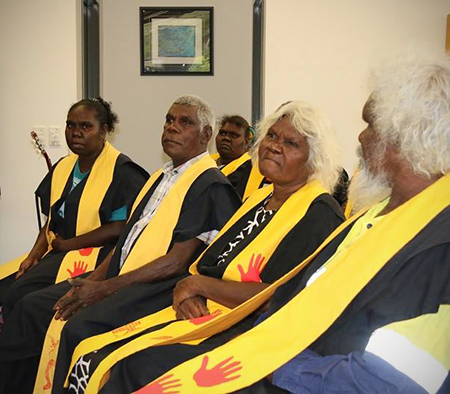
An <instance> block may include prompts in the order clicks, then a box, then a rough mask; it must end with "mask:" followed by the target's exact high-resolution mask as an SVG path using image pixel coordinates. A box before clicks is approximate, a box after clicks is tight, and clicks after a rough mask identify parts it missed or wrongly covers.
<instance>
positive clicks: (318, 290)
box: [142, 58, 450, 394]
mask: <svg viewBox="0 0 450 394" xmlns="http://www.w3.org/2000/svg"><path fill="white" fill-rule="evenodd" d="M363 119H364V121H365V122H366V123H367V127H366V128H365V130H363V131H362V133H361V134H360V136H359V141H360V143H361V149H360V152H361V166H360V168H361V171H360V175H359V176H358V177H356V178H355V179H354V180H353V186H352V187H353V188H354V190H353V192H354V193H355V191H356V194H354V195H353V196H354V197H353V201H356V202H357V206H359V207H364V206H365V207H368V209H367V208H365V210H364V209H363V210H362V212H360V213H358V214H356V215H354V216H353V218H350V219H349V220H348V221H346V222H345V223H344V224H343V225H341V226H340V227H339V228H338V229H337V230H336V231H335V232H334V233H333V234H332V235H331V236H330V237H329V238H328V240H327V241H326V242H324V243H323V244H322V245H321V246H320V247H319V249H318V250H317V251H316V252H315V253H314V254H313V255H311V256H310V257H309V258H308V259H306V260H305V261H304V262H303V263H302V264H300V266H299V268H297V269H294V270H292V271H291V273H290V274H288V275H287V276H286V277H284V278H282V279H281V280H280V281H278V282H276V283H274V284H273V285H272V287H273V288H277V289H276V291H275V289H272V290H271V287H269V288H267V289H266V290H265V292H263V293H260V294H259V295H257V296H256V297H254V298H253V299H252V300H251V301H250V302H248V303H247V305H246V308H245V310H244V309H243V310H239V309H236V310H234V311H233V312H232V313H231V314H229V316H228V318H229V321H230V324H231V322H232V321H236V319H237V318H238V317H236V316H235V315H237V316H239V314H240V315H242V316H245V314H249V313H252V312H253V311H254V310H256V309H257V308H258V307H259V306H261V305H263V304H264V302H266V301H267V299H268V298H269V297H270V294H272V292H273V291H275V294H274V295H273V297H272V298H271V301H270V305H269V309H268V311H267V312H266V313H265V314H264V315H263V316H262V317H261V318H260V321H259V324H257V325H256V326H255V327H254V328H252V329H251V330H249V331H247V332H246V333H244V334H242V335H240V336H239V337H237V338H234V339H233V340H231V341H229V342H228V343H227V344H226V345H224V346H221V347H219V348H216V349H214V350H212V351H210V352H208V353H206V354H203V355H201V356H200V357H197V358H194V359H192V360H190V361H188V362H185V363H183V364H181V365H178V366H177V367H176V368H172V369H170V370H167V371H165V373H164V374H162V375H160V376H156V377H152V381H150V382H149V384H148V386H146V388H147V389H149V388H150V387H152V388H153V387H156V386H157V385H164V384H165V381H166V380H167V379H169V378H170V379H169V380H170V383H171V384H174V385H176V386H173V387H180V392H182V393H190V392H195V393H198V394H201V393H206V392H214V393H229V392H235V391H236V390H239V389H242V390H240V391H239V393H279V392H291V393H364V394H366V393H405V394H406V393H408V394H411V393H414V394H419V393H420V394H423V393H426V392H429V393H436V392H438V393H448V392H449V385H448V383H449V382H448V380H449V378H448V371H449V369H450V336H449V332H450V231H449V228H450V61H449V59H448V58H443V59H438V60H433V61H425V60H424V61H419V60H416V61H413V62H406V61H403V62H401V63H400V62H399V63H398V64H397V65H391V66H389V67H387V68H385V69H383V70H382V71H381V72H380V73H379V74H378V75H376V77H375V79H374V85H373V89H372V94H371V96H370V98H369V100H368V101H367V103H366V105H365V106H364V110H363ZM361 180H363V183H364V185H370V186H371V193H370V194H369V193H366V194H364V195H363V194H362V193H361V191H363V190H364V188H361V187H360V186H359V185H358V183H359V182H361ZM355 183H356V184H355ZM373 185H375V187H373ZM365 187H367V186H365ZM374 191H375V192H376V193H374ZM264 293H266V294H264ZM250 305H251V306H252V307H250ZM225 325H226V321H220V322H219V321H218V320H216V321H213V322H212V323H211V324H210V325H209V327H208V334H209V335H212V334H213V333H214V332H219V331H220V330H222V329H223V327H224V326H225ZM189 339H190V340H194V339H197V338H196V337H195V336H191V337H190V338H189ZM213 374H215V375H214V376H212V375H213ZM219 375H220V376H222V378H221V379H218V378H217V376H219ZM200 377H201V379H199V378H200ZM265 377H268V378H265ZM153 379H154V380H153ZM205 381H206V382H208V383H209V386H208V387H205V386H204V385H203V386H202V384H203V383H202V382H205ZM243 388H244V389H243ZM142 392H145V391H144V390H142ZM148 392H150V391H148Z"/></svg>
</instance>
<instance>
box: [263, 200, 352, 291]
mask: <svg viewBox="0 0 450 394" xmlns="http://www.w3.org/2000/svg"><path fill="white" fill-rule="evenodd" d="M343 221H344V217H343V215H342V211H341V209H340V207H339V205H338V204H337V202H336V201H335V200H334V199H333V198H332V197H331V196H330V195H329V194H324V195H321V196H319V197H317V198H316V200H315V201H314V202H313V203H312V204H311V206H310V208H309V209H308V211H307V212H306V214H305V216H304V217H303V219H302V220H301V221H300V222H299V223H297V224H296V225H295V227H293V228H292V230H291V231H290V232H289V233H288V234H287V236H286V237H285V238H284V239H283V241H281V243H280V245H279V246H278V248H277V250H276V251H275V253H274V254H273V255H272V256H271V258H270V260H269V261H271V262H272V264H269V262H268V263H267V266H266V269H264V270H263V272H262V273H261V280H262V281H263V282H266V283H272V282H274V281H275V280H277V279H279V278H280V277H281V276H283V275H284V274H286V273H288V272H289V271H291V270H292V269H293V268H295V267H296V266H297V265H298V264H299V263H301V262H302V261H303V260H304V259H306V258H307V257H308V256H309V255H311V254H312V253H313V252H314V251H315V250H316V249H317V248H318V247H319V246H320V245H321V244H322V242H323V241H325V239H326V238H327V237H328V236H329V235H330V234H331V233H332V232H333V231H334V230H335V229H336V227H338V226H339V225H340V224H341V223H342V222H343Z"/></svg>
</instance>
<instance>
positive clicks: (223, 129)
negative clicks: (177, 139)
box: [211, 115, 266, 201]
mask: <svg viewBox="0 0 450 394" xmlns="http://www.w3.org/2000/svg"><path fill="white" fill-rule="evenodd" d="M218 129H219V130H218V132H217V136H216V149H217V152H218V153H216V154H213V155H211V157H212V158H213V159H214V160H216V162H217V166H218V167H219V168H220V169H221V171H222V172H223V173H224V174H225V175H226V176H227V178H228V179H229V180H230V182H231V184H232V185H233V186H234V188H235V189H236V191H237V193H238V194H239V196H241V198H242V199H243V200H244V201H245V200H246V199H247V198H248V197H249V196H250V195H251V194H252V193H253V192H254V191H255V190H257V189H259V188H260V187H262V186H263V185H264V184H265V183H266V180H265V178H264V177H263V175H261V173H260V172H259V168H258V166H253V164H252V160H251V157H250V155H249V154H248V151H249V149H250V148H251V146H252V144H253V140H254V137H255V131H254V130H253V128H252V127H251V126H250V125H249V123H248V122H247V121H246V120H245V119H244V118H243V117H242V116H239V115H225V116H223V117H222V118H221V119H220V120H219V122H218Z"/></svg>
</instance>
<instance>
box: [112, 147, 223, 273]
mask: <svg viewBox="0 0 450 394" xmlns="http://www.w3.org/2000/svg"><path fill="white" fill-rule="evenodd" d="M215 167H217V166H216V163H215V162H214V160H212V159H211V158H210V157H209V156H205V157H203V158H202V159H200V160H199V161H198V162H196V163H194V164H193V165H192V166H191V167H189V168H188V169H187V170H186V171H185V172H184V173H183V175H181V177H180V179H179V180H178V181H177V183H176V184H175V185H173V186H172V187H171V189H170V190H169V192H168V193H167V195H166V196H165V197H164V199H163V201H161V203H160V205H159V207H158V209H157V210H156V212H155V214H154V215H153V218H152V220H151V221H150V223H149V224H148V225H147V226H146V227H145V229H144V230H143V231H142V233H141V235H140V236H139V239H138V241H137V242H136V244H135V245H134V247H133V249H132V250H131V252H130V254H129V255H128V257H127V258H126V260H125V263H124V265H123V266H122V269H121V270H120V273H121V274H124V273H126V272H130V271H132V270H135V269H137V268H139V267H141V266H143V265H145V264H147V263H149V262H150V261H153V260H155V259H156V258H158V257H160V256H163V255H165V254H166V253H167V250H168V249H169V245H170V242H171V240H172V233H173V230H174V229H175V226H176V224H177V222H178V218H179V216H180V211H181V206H182V205H183V201H184V197H185V196H186V193H187V192H188V190H189V188H190V187H191V185H192V183H194V181H195V180H196V179H197V178H198V176H199V175H201V174H202V173H203V172H204V171H206V170H208V169H210V168H215ZM148 245H152V247H151V248H149V247H148Z"/></svg>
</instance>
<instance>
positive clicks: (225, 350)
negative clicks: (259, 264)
mask: <svg viewBox="0 0 450 394" xmlns="http://www.w3.org/2000/svg"><path fill="white" fill-rule="evenodd" d="M449 204H450V175H446V176H444V177H442V178H441V179H440V180H438V181H437V182H435V183H434V184H433V185H431V186H430V187H428V188H427V189H426V190H424V191H423V192H422V193H420V194H418V195H417V196H415V197H414V198H412V199H411V200H409V201H408V202H406V203H405V204H403V205H402V206H400V207H398V208H397V209H395V210H394V211H392V212H391V213H389V214H388V215H386V216H385V217H384V218H383V219H382V220H381V221H380V222H379V223H377V225H376V226H374V227H373V228H372V229H371V230H370V231H369V232H367V233H366V235H364V236H362V237H361V238H360V239H359V240H358V241H356V242H355V243H354V244H353V245H352V246H351V247H349V248H348V249H347V250H346V251H345V252H343V253H342V254H341V255H340V256H339V257H338V258H336V259H335V260H334V261H333V262H332V263H330V265H329V267H328V269H327V271H325V273H324V274H323V275H321V276H320V277H319V278H317V280H316V281H315V282H314V283H313V284H311V285H310V286H309V287H307V288H305V289H304V290H303V291H301V292H300V293H299V294H297V295H296V296H295V297H294V298H293V299H292V300H291V301H290V302H289V303H288V304H286V305H285V306H284V307H283V308H281V309H280V310H279V311H277V312H276V313H275V314H274V315H273V316H271V317H270V318H268V319H267V320H265V321H263V322H262V323H261V324H260V325H258V326H256V327H255V328H253V329H252V330H250V331H248V332H247V333H245V334H243V335H241V336H239V337H237V338H235V339H233V340H232V341H230V342H228V343H227V344H225V345H223V346H220V347H218V348H217V349H214V350H213V351H211V352H208V353H206V354H203V355H201V356H198V357H196V358H194V359H192V360H189V361H187V362H185V363H183V364H181V365H179V366H177V367H175V368H173V369H172V370H171V371H169V372H168V373H167V375H171V376H172V379H175V380H177V381H178V383H180V384H181V388H180V392H182V393H193V392H195V393H211V392H212V391H213V392H214V393H229V392H233V391H235V390H238V389H240V388H243V387H247V386H249V385H251V384H252V383H254V382H256V381H258V380H260V379H262V378H264V377H265V376H267V375H269V374H270V373H272V372H273V371H274V370H275V369H277V368H279V367H280V366H282V365H283V364H285V363H286V362H287V361H289V360H290V359H292V358H293V357H294V356H296V355H297V354H299V353H300V352H302V351H303V350H305V349H306V348H307V347H308V346H309V345H310V344H311V343H313V342H314V341H315V340H316V339H317V338H319V336H320V335H322V334H323V333H324V332H325V331H326V330H327V329H328V328H329V327H330V326H331V325H332V324H333V323H334V322H335V321H336V319H337V318H338V317H339V316H340V315H341V314H342V312H343V311H344V310H345V308H346V307H347V306H348V305H349V304H350V302H352V300H353V299H354V298H355V297H356V296H357V295H358V293H359V292H360V291H361V290H362V289H363V288H364V287H365V286H366V285H367V283H369V282H370V281H371V280H372V278H373V277H374V276H375V275H376V274H377V273H378V272H379V271H380V270H381V269H382V268H383V266H384V265H385V264H386V263H387V262H388V261H389V260H390V259H391V258H392V257H393V256H394V255H395V254H396V253H397V252H398V251H399V250H401V249H402V248H403V247H404V245H406V244H407V243H408V242H409V241H411V240H412V239H413V238H414V237H415V236H416V235H417V234H418V233H419V232H420V231H421V230H422V229H423V228H424V227H425V226H426V225H427V224H428V223H429V222H430V221H431V220H432V219H433V218H434V217H436V216H437V215H438V214H439V213H440V212H442V211H443V210H444V209H445V208H446V207H447V206H449ZM355 218H356V216H355V217H354V218H353V219H351V220H350V221H353V220H355ZM348 222H349V221H347V222H346V223H344V225H343V226H341V227H340V228H338V229H337V230H336V231H335V232H334V233H333V234H332V236H331V238H334V237H335V236H336V235H337V234H339V232H340V231H342V228H343V227H346V226H347V225H348ZM390 235H392V236H390ZM326 243H328V242H327V241H325V243H324V244H323V245H325V244H326ZM380 245H382V247H380ZM320 249H322V246H321V248H320ZM316 254H317V252H316V253H315V254H314V255H313V256H312V257H310V258H308V259H307V260H305V262H308V261H309V260H311V258H313V257H315V255H316ZM361 262H363V264H362V263H361ZM302 265H303V264H302ZM296 271H298V269H296V270H294V271H293V272H294V274H295V273H296ZM292 276H293V275H292V274H291V273H289V274H287V276H286V277H285V278H282V279H280V280H279V281H278V282H284V281H285V279H286V278H288V279H289V278H290V277H292ZM278 282H277V283H275V284H273V285H272V286H270V287H269V288H268V289H265V290H264V291H263V292H262V293H260V294H259V295H257V296H256V297H254V298H253V299H251V300H250V301H248V302H247V303H245V304H243V305H241V306H240V307H238V308H235V309H234V310H233V311H232V313H229V314H228V316H232V315H240V314H241V309H244V308H245V307H246V306H247V305H248V304H251V303H254V302H255V299H256V300H257V299H258V298H264V297H265V296H266V293H270V292H271V288H272V287H274V288H276V287H277V286H278V285H279V283H278ZM299 319H301V321H305V322H308V324H307V325H300V326H299ZM220 320H222V319H221V317H218V318H216V319H214V320H212V321H211V323H210V326H213V325H215V326H216V327H215V330H209V331H208V334H211V333H214V332H220V331H221V330H222V329H223V327H224V326H225V324H223V322H221V321H220ZM237 320H239V319H237ZM210 328H211V327H210ZM293 328H295V329H293ZM297 328H298V329H297ZM202 334H203V333H199V335H202ZM195 337H196V336H192V335H191V336H189V337H186V338H185V339H189V340H192V339H195ZM169 343H170V340H168V341H166V342H165V343H164V344H169ZM224 361H225V362H224ZM221 362H223V363H222V364H221V366H222V367H223V368H226V367H227V365H228V364H229V363H232V362H236V363H237V365H236V366H237V367H240V368H241V369H240V370H239V371H236V372H235V373H233V374H232V376H228V377H227V381H225V382H223V383H221V384H217V385H214V388H213V389H211V386H209V387H205V386H204V385H203V383H202V382H201V379H200V380H199V374H198V373H197V374H196V372H197V371H199V370H203V369H204V368H202V363H203V367H204V366H205V364H206V368H207V369H208V370H210V369H212V368H213V367H214V366H216V365H218V364H219V363H221ZM167 375H165V376H167ZM198 382H199V383H198Z"/></svg>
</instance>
